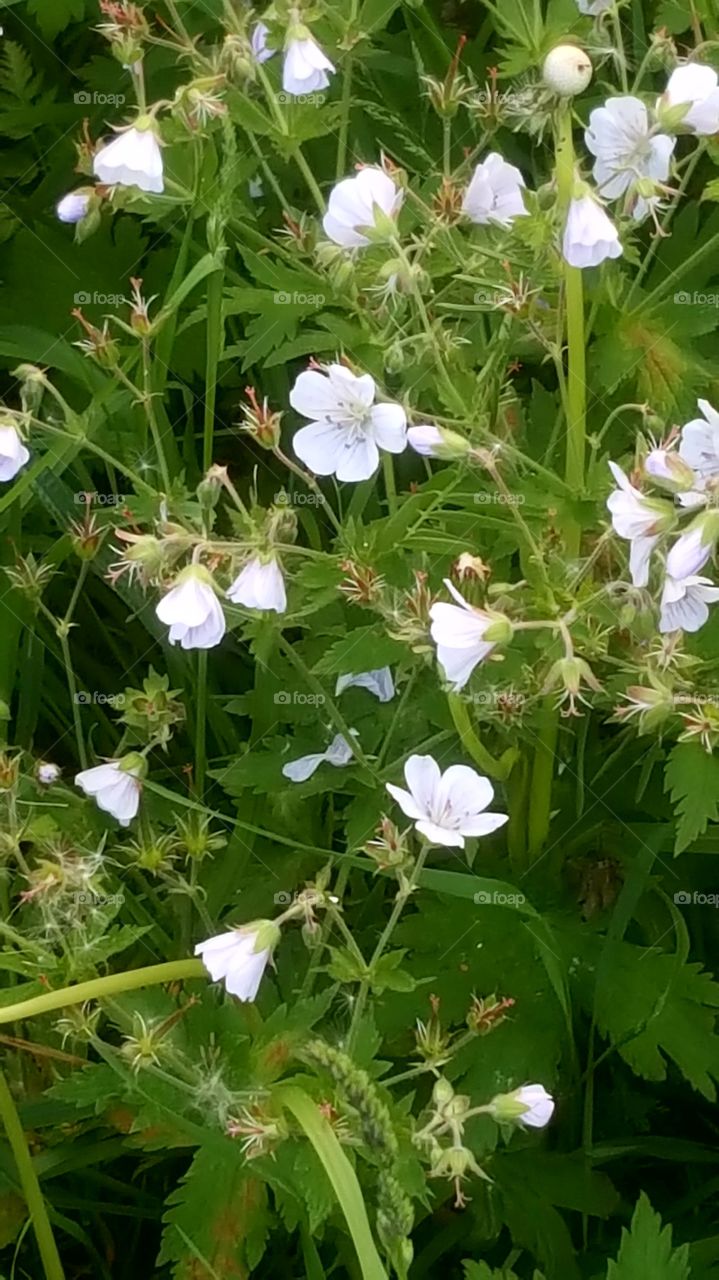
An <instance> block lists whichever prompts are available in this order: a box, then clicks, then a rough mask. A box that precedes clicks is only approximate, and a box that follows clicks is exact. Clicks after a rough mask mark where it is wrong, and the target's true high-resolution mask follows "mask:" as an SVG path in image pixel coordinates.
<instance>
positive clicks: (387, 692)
mask: <svg viewBox="0 0 719 1280" xmlns="http://www.w3.org/2000/svg"><path fill="white" fill-rule="evenodd" d="M352 688H356V689H368V690H369V692H370V693H373V694H374V696H375V698H378V699H379V701H380V702H391V701H392V699H393V697H394V681H393V679H392V672H391V671H390V669H389V667H379V668H378V669H377V670H376V671H361V672H360V673H359V675H347V676H338V677H337V683H336V685H335V697H339V695H340V694H341V693H344V691H345V689H352Z"/></svg>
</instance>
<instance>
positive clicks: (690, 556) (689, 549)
mask: <svg viewBox="0 0 719 1280" xmlns="http://www.w3.org/2000/svg"><path fill="white" fill-rule="evenodd" d="M718 537H719V511H705V512H704V513H703V514H702V515H700V516H697V517H696V519H695V520H694V521H693V522H692V524H690V526H689V528H688V529H687V531H686V533H683V534H682V535H681V537H679V538H677V540H676V542H675V543H674V546H673V547H672V548H671V550H670V552H669V555H668V556H667V573H668V575H669V577H670V578H675V579H677V581H681V580H682V579H684V578H691V577H692V576H693V575H694V574H695V573H699V571H700V570H701V569H703V568H704V565H705V564H706V562H707V560H709V559H710V557H711V554H712V552H713V550H714V546H715V544H716V540H717V538H718Z"/></svg>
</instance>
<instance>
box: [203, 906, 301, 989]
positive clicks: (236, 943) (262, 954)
mask: <svg viewBox="0 0 719 1280" xmlns="http://www.w3.org/2000/svg"><path fill="white" fill-rule="evenodd" d="M279 939H280V929H279V927H278V925H276V924H274V923H273V921H272V920H253V922H252V923H251V924H246V925H242V926H241V927H240V928H237V929H232V930H231V931H230V932H229V933H218V934H216V935H215V937H213V938H207V940H206V941H205V942H198V944H197V946H196V947H195V955H196V956H201V958H202V963H203V964H204V966H205V968H206V969H207V972H208V973H209V975H210V977H211V978H212V981H213V982H224V984H225V989H226V990H227V991H228V992H229V994H230V995H232V996H237V998H238V1000H247V1001H250V1000H254V999H255V996H256V995H257V992H258V991H259V987H260V982H261V981H262V975H263V973H264V972H265V969H266V968H267V965H268V962H269V960H270V959H271V956H272V952H273V950H274V948H275V947H276V945H277V943H278V942H279Z"/></svg>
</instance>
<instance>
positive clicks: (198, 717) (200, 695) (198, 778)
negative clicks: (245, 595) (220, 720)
mask: <svg viewBox="0 0 719 1280" xmlns="http://www.w3.org/2000/svg"><path fill="white" fill-rule="evenodd" d="M206 773H207V649H200V650H198V654H197V698H196V700H195V792H196V794H197V797H198V799H199V800H200V801H202V797H203V796H204V794H205V775H206Z"/></svg>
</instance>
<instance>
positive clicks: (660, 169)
mask: <svg viewBox="0 0 719 1280" xmlns="http://www.w3.org/2000/svg"><path fill="white" fill-rule="evenodd" d="M584 139H585V142H586V144H587V147H588V148H589V150H590V151H591V153H592V155H593V156H595V157H596V159H595V162H594V169H593V173H594V179H595V181H596V183H597V186H598V187H599V192H600V194H601V195H602V196H604V197H605V198H606V199H607V200H616V199H618V198H619V196H622V195H624V193H625V191H627V190H628V189H629V188H630V187H631V186H632V185H633V184H634V183H636V182H638V181H639V180H640V179H642V178H651V179H652V180H653V181H654V182H666V180H667V178H668V177H669V164H670V161H671V158H672V152H673V151H674V147H675V145H676V138H670V137H668V136H667V134H664V133H657V134H652V132H651V126H650V123H649V116H648V114H647V109H646V107H645V105H644V103H643V102H641V101H640V100H639V98H632V97H623V98H609V99H608V101H607V102H605V104H604V106H603V107H597V108H596V109H595V110H594V111H592V113H591V115H590V117H589V128H588V129H587V131H586V133H585V135H584Z"/></svg>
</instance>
